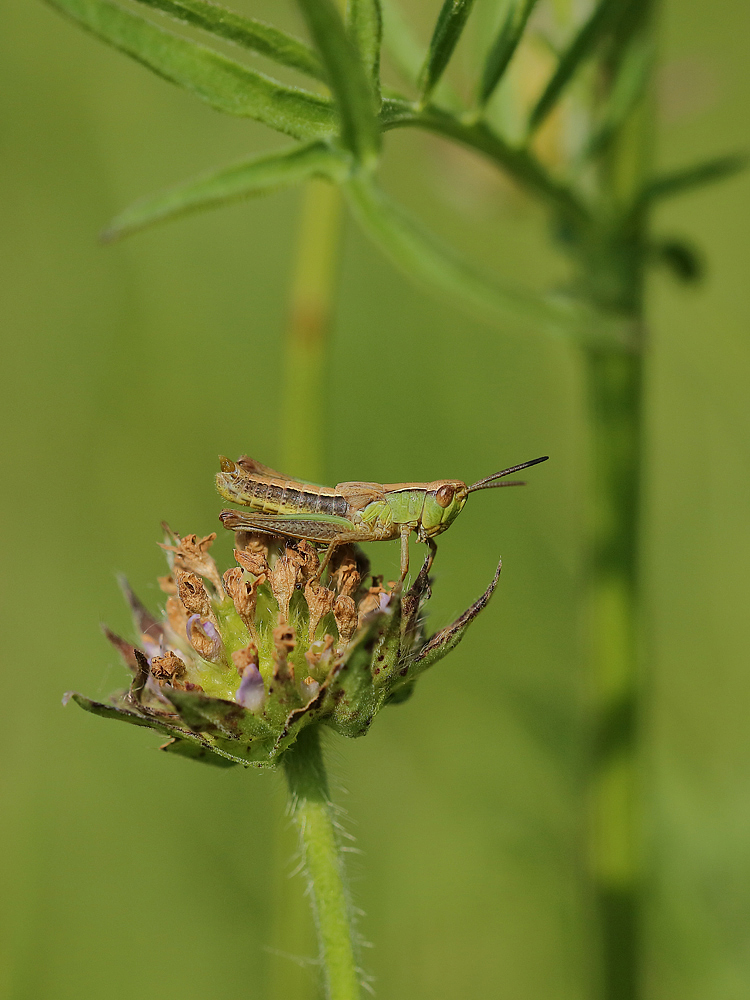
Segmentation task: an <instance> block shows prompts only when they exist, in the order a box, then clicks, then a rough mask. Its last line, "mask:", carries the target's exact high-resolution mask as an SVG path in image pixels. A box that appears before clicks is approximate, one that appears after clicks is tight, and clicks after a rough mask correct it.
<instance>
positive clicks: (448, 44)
mask: <svg viewBox="0 0 750 1000" xmlns="http://www.w3.org/2000/svg"><path fill="white" fill-rule="evenodd" d="M473 5H474V0H445V3H444V4H443V6H442V8H441V10H440V14H439V15H438V19H437V23H436V24H435V30H434V32H433V33H432V39H431V40H430V47H429V49H428V51H427V58H426V59H425V63H424V67H423V68H422V72H421V74H420V88H419V89H420V95H421V99H422V101H423V102H424V101H426V100H427V99H428V98H429V96H430V94H431V93H432V91H433V90H434V89H435V87H436V86H437V84H438V82H439V81H440V77H441V76H442V75H443V73H444V71H445V67H446V66H447V65H448V62H449V60H450V57H451V56H452V55H453V50H454V49H455V47H456V45H457V44H458V40H459V38H460V37H461V32H462V31H463V30H464V25H465V24H466V19H467V18H468V16H469V14H470V13H471V8H472V7H473Z"/></svg>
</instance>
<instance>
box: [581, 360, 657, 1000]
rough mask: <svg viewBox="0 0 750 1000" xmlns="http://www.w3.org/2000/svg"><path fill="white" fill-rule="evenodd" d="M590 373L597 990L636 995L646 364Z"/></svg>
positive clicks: (595, 365) (627, 999) (621, 363)
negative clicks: (640, 570) (640, 572)
mask: <svg viewBox="0 0 750 1000" xmlns="http://www.w3.org/2000/svg"><path fill="white" fill-rule="evenodd" d="M587 374H588V387H589V404H590V413H591V426H592V439H593V440H592V445H593V454H592V458H593V469H594V497H595V506H594V510H593V519H594V522H593V531H592V537H591V561H590V572H591V581H590V584H591V586H590V597H591V603H590V614H591V629H592V648H591V655H592V664H593V671H592V689H593V690H592V708H593V732H592V757H593V759H592V774H591V809H592V813H591V817H590V824H591V826H590V850H589V862H590V865H591V874H592V878H593V887H594V896H595V906H596V915H597V922H598V928H599V935H600V955H601V960H600V965H601V972H600V982H601V989H600V995H601V996H602V997H603V998H604V1000H635V998H636V997H637V996H638V995H639V983H640V978H641V969H640V966H641V932H640V927H641V923H642V914H643V906H642V881H641V872H640V857H639V855H640V844H639V841H640V825H641V815H640V807H639V800H640V794H639V792H640V789H639V787H638V782H637V775H638V757H639V746H638V744H639V732H638V716H639V712H640V697H639V695H640V692H639V679H638V657H637V652H638V617H639V598H640V594H639V579H638V527H639V507H640V484H641V464H642V460H641V419H642V416H641V415H642V398H643V392H642V360H641V358H640V357H639V356H637V355H636V356H611V355H610V356H590V357H589V358H588V365H587Z"/></svg>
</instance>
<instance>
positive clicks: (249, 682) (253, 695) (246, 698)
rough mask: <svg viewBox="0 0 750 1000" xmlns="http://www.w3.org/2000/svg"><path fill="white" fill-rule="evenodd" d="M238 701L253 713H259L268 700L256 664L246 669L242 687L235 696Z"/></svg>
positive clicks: (241, 683)
mask: <svg viewBox="0 0 750 1000" xmlns="http://www.w3.org/2000/svg"><path fill="white" fill-rule="evenodd" d="M235 698H236V700H237V701H238V702H239V703H240V705H242V706H243V708H247V709H249V710H250V711H251V712H259V711H260V710H261V709H262V708H263V704H264V702H265V700H266V689H265V687H264V685H263V678H262V677H261V675H260V670H258V668H257V666H256V665H255V664H254V663H251V664H249V666H247V667H245V672H244V673H243V675H242V680H241V681H240V686H239V688H238V689H237V694H236V695H235Z"/></svg>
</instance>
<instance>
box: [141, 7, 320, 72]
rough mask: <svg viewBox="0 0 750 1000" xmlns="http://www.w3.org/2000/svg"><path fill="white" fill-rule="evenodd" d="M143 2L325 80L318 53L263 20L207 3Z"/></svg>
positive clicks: (282, 63) (284, 64)
mask: <svg viewBox="0 0 750 1000" xmlns="http://www.w3.org/2000/svg"><path fill="white" fill-rule="evenodd" d="M138 2H139V3H142V4H145V5H146V6H147V7H153V8H154V9H155V10H160V11H163V12H164V13H165V14H169V15H170V16H171V17H174V18H176V20H178V21H184V22H185V23H186V24H192V25H194V26H195V27H196V28H202V29H203V30H204V31H210V32H211V34H212V35H217V36H218V37H219V38H226V39H227V40H228V41H230V42H235V43H236V44H237V45H241V46H242V47H243V48H246V49H250V50H251V51H252V52H257V53H258V54H259V55H262V56H266V57H267V58H268V59H273V60H274V62H277V63H279V64H280V65H282V66H288V67H289V68H290V69H296V70H299V72H300V73H307V75H308V76H313V77H315V79H316V80H325V73H324V72H323V67H322V66H321V64H320V59H319V58H318V56H317V53H315V52H313V50H312V49H311V48H310V46H309V45H305V43H304V42H301V41H300V40H299V39H298V38H295V37H294V36H293V35H288V34H287V33H286V32H285V31H280V30H279V29H278V28H274V27H273V26H272V25H270V24H265V23H264V22H263V21H256V20H255V19H254V18H251V17H245V16H244V15H243V14H236V13H235V12H234V11H233V10H227V9H226V8H225V7H221V6H220V5H219V4H217V3H213V2H211V3H207V2H206V0H138Z"/></svg>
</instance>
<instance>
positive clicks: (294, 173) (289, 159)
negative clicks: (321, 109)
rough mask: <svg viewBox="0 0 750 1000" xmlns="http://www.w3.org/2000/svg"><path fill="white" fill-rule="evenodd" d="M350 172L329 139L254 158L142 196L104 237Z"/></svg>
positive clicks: (123, 234)
mask: <svg viewBox="0 0 750 1000" xmlns="http://www.w3.org/2000/svg"><path fill="white" fill-rule="evenodd" d="M347 170H348V164H347V162H346V160H345V158H344V157H343V156H342V155H341V154H339V153H335V152H334V151H333V150H332V149H331V147H330V146H329V145H328V144H327V143H324V142H315V143H311V144H310V145H304V146H292V147H291V148H289V149H284V150H282V151H280V152H278V153H272V154H270V155H268V156H254V157H251V158H249V159H247V160H243V161H241V162H240V163H234V164H232V165H231V166H228V167H222V168H220V169H219V170H213V171H211V172H210V173H206V174H202V175H201V176H200V177H193V178H191V179H190V180H187V181H184V182H183V183H182V184H178V185H176V186H175V187H173V188H170V189H169V190H167V191H160V192H159V193H158V194H154V195H150V196H149V197H147V198H142V199H141V200H140V201H137V202H136V203H135V204H134V205H131V206H130V208H127V209H125V211H124V212H122V213H121V214H120V215H118V216H117V217H116V218H115V219H113V220H112V222H111V223H110V225H109V226H108V228H107V229H106V230H105V231H104V233H102V240H103V241H105V242H111V241H113V240H116V239H119V238H120V237H122V236H129V235H130V234H131V233H134V232H137V231H138V230H140V229H144V228H146V227H147V226H152V225H155V224H156V223H159V222H166V221H168V220H170V219H176V218H178V217H179V216H182V215H187V214H188V213H190V212H196V211H201V210H203V209H208V208H217V207H218V206H220V205H226V204H227V203H229V202H232V201H237V200H239V199H240V198H248V197H250V196H251V195H261V194H267V193H268V192H270V191H276V190H279V189H281V188H285V187H289V186H290V185H292V184H298V183H300V182H301V181H304V180H307V179H308V178H310V177H327V178H336V179H343V177H345V176H346V173H347Z"/></svg>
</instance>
